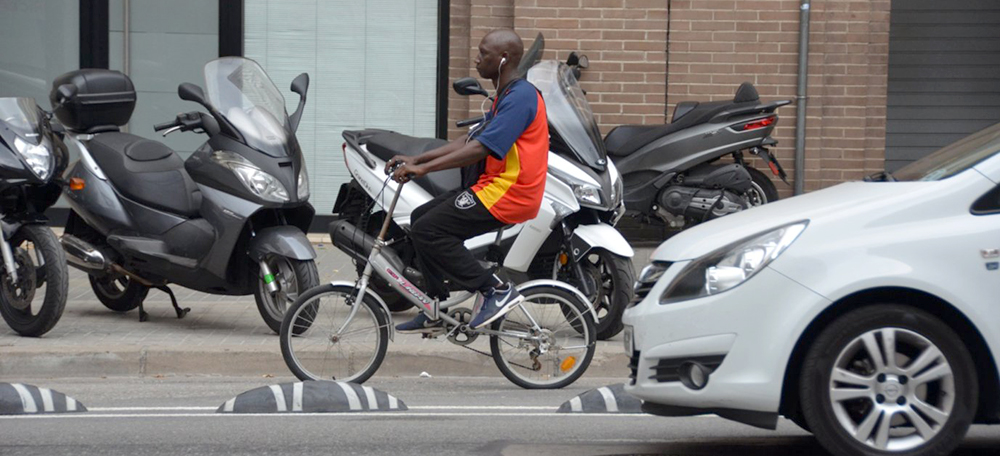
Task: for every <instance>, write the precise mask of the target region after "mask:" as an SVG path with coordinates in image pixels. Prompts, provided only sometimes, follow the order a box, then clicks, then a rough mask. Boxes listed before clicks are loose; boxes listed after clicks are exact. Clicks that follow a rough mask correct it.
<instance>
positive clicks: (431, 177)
mask: <svg viewBox="0 0 1000 456" xmlns="http://www.w3.org/2000/svg"><path fill="white" fill-rule="evenodd" d="M445 144H448V141H445V140H443V139H437V138H416V137H413V136H406V135H401V134H399V133H396V132H391V131H390V132H385V133H379V134H376V135H374V136H372V137H370V138H368V142H367V143H365V145H366V146H367V147H368V151H369V152H371V153H372V154H373V155H375V156H376V157H378V158H379V159H381V160H382V161H389V159H391V158H392V157H393V156H396V155H406V156H415V155H420V154H422V153H424V152H427V151H429V150H432V149H436V148H438V147H441V146H443V145H445ZM413 182H416V183H417V185H419V186H420V188H423V189H424V190H426V191H427V193H430V194H431V196H438V195H442V194H444V193H448V192H450V191H452V190H458V189H459V187H461V186H462V172H461V171H460V170H459V169H457V168H456V169H446V170H443V171H435V172H433V173H428V174H426V175H423V176H421V177H418V178H416V179H414V180H413Z"/></svg>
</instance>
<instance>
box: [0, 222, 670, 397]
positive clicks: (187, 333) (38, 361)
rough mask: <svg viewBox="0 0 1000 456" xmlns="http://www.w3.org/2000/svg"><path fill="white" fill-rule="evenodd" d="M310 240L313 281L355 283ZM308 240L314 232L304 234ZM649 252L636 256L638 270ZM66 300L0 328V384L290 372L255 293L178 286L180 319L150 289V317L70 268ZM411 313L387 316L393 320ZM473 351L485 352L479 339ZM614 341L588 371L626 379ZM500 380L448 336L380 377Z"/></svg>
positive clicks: (401, 344)
mask: <svg viewBox="0 0 1000 456" xmlns="http://www.w3.org/2000/svg"><path fill="white" fill-rule="evenodd" d="M323 237H324V236H317V237H315V239H313V241H314V242H316V244H315V246H316V250H317V253H318V254H319V258H318V260H317V263H318V267H319V271H320V279H321V280H322V281H324V282H325V281H330V280H353V278H354V277H355V275H354V274H355V273H354V266H353V264H352V263H351V262H350V260H349V259H348V258H347V257H346V256H345V255H343V254H342V253H340V251H338V250H336V248H334V247H333V246H332V245H330V244H329V243H328V242H326V239H323ZM311 238H312V236H311ZM651 252H652V249H640V250H638V251H637V252H636V258H635V259H634V263H635V266H636V271H637V272H638V271H639V270H640V269H641V268H642V267H643V266H645V264H646V263H647V262H648V258H649V255H650V253H651ZM69 290H70V291H69V300H68V302H67V304H66V310H65V312H64V313H63V316H62V319H61V320H60V321H59V323H58V324H57V325H56V327H55V328H54V329H53V330H52V331H50V332H49V333H48V334H46V335H45V336H44V337H42V338H27V337H20V336H18V335H17V334H16V333H15V332H13V331H12V330H10V328H9V327H7V326H6V325H5V324H0V380H2V379H11V378H19V377H21V378H24V377H102V376H156V375H185V374H199V375H226V376H243V375H246V376H262V375H274V376H279V377H283V376H288V375H290V373H289V371H288V368H287V367H286V366H285V364H284V361H283V360H282V358H281V349H280V347H279V342H278V336H277V335H276V334H274V333H272V332H271V331H270V329H268V328H267V326H265V325H264V323H263V321H262V320H261V318H260V314H259V313H258V312H257V306H256V304H255V303H254V299H253V296H215V295H208V294H203V293H198V292H194V291H191V290H188V289H185V288H180V287H176V288H174V292H175V293H176V294H177V299H178V302H179V303H180V305H181V306H182V307H190V308H191V312H190V313H189V314H188V315H187V316H186V317H184V319H181V320H178V319H177V318H176V315H175V314H174V311H173V308H172V307H171V306H170V300H169V298H168V297H167V295H166V294H164V293H162V292H159V291H157V290H152V291H150V293H149V297H148V298H147V299H146V301H145V308H146V312H148V313H149V320H148V321H146V322H144V323H139V316H138V313H137V311H131V312H128V313H125V314H118V313H115V312H112V311H110V310H108V309H106V308H105V307H104V306H103V305H102V304H101V303H100V302H99V301H98V300H97V298H96V297H94V295H93V293H92V292H91V290H90V284H89V283H88V280H87V277H86V275H84V274H83V273H82V272H80V271H77V270H75V269H73V268H70V286H69ZM414 312H415V311H409V312H404V313H399V314H394V315H393V319H394V320H396V321H397V322H399V321H404V320H403V319H408V318H411V317H412V316H413V313H414ZM472 347H473V348H476V349H478V350H482V351H486V352H488V351H489V342H488V339H486V338H480V340H477V341H476V342H475V343H474V344H473V345H472ZM627 364H628V360H627V358H626V357H625V354H624V353H623V351H622V346H621V336H620V335H619V336H617V337H615V338H614V339H612V340H611V341H605V342H599V343H598V348H597V353H596V354H595V356H594V360H593V362H592V364H591V366H590V368H589V369H588V371H587V375H592V376H606V377H616V376H621V377H625V376H627V375H628V374H627V367H626V366H627ZM422 372H427V373H429V374H431V375H434V376H448V375H462V376H497V375H500V373H499V371H498V370H497V368H496V366H495V365H494V363H493V360H492V358H489V357H486V356H483V355H480V354H477V353H475V352H473V351H471V350H468V349H466V348H464V347H460V346H457V345H454V344H451V343H449V342H448V341H447V340H446V339H444V338H441V339H430V340H424V339H421V338H420V336H419V335H403V334H397V335H396V338H395V341H393V342H392V343H390V345H389V351H388V354H387V356H386V360H385V362H384V363H383V365H382V368H381V369H380V370H379V372H378V373H377V374H376V375H378V376H408V377H409V376H417V375H420V374H421V373H422Z"/></svg>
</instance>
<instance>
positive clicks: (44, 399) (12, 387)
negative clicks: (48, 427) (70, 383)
mask: <svg viewBox="0 0 1000 456" xmlns="http://www.w3.org/2000/svg"><path fill="white" fill-rule="evenodd" d="M86 411H87V407H84V406H83V404H81V403H79V402H77V401H76V399H73V398H72V397H69V396H67V395H65V394H63V393H60V392H58V391H54V390H51V389H48V388H39V387H37V386H35V385H27V384H23V383H0V415H35V414H49V413H78V412H86Z"/></svg>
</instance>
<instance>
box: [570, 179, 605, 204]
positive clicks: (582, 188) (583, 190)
mask: <svg viewBox="0 0 1000 456" xmlns="http://www.w3.org/2000/svg"><path fill="white" fill-rule="evenodd" d="M573 195H576V199H578V200H580V202H581V203H587V204H593V205H595V206H600V205H601V189H599V188H597V187H594V186H590V185H584V184H573Z"/></svg>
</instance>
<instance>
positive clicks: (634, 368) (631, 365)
mask: <svg viewBox="0 0 1000 456" xmlns="http://www.w3.org/2000/svg"><path fill="white" fill-rule="evenodd" d="M628 369H629V374H628V378H629V385H635V378H636V377H637V376H638V375H639V350H633V351H632V357H630V358H629V359H628Z"/></svg>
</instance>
